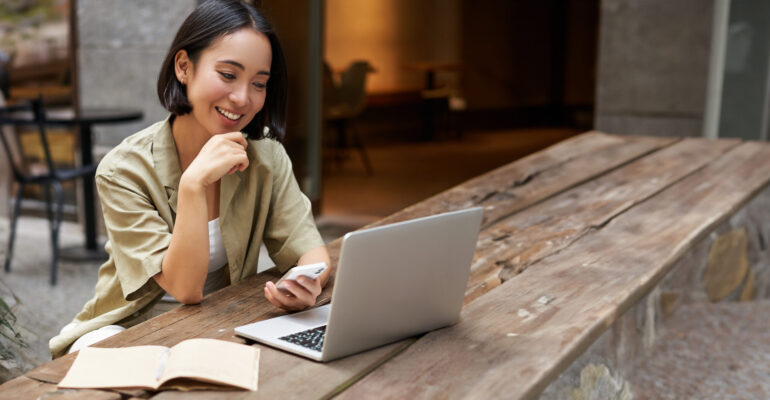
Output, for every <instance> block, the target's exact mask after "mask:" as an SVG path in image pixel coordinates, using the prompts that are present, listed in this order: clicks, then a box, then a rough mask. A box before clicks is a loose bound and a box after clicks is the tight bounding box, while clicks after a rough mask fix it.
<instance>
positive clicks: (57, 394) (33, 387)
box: [0, 376, 121, 400]
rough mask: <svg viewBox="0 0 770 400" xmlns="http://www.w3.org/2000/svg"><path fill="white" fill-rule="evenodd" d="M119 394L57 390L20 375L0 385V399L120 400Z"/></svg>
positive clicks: (50, 385)
mask: <svg viewBox="0 0 770 400" xmlns="http://www.w3.org/2000/svg"><path fill="white" fill-rule="evenodd" d="M120 398H121V397H120V394H118V393H115V392H112V391H107V390H66V389H62V390H57V389H56V385H53V384H50V383H45V382H40V381H37V380H34V379H30V378H27V377H25V376H20V377H18V378H15V379H12V380H10V381H8V382H5V383H3V384H2V385H0V400H5V399H8V400H18V399H51V400H80V399H83V400H120Z"/></svg>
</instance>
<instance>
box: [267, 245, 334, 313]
mask: <svg viewBox="0 0 770 400" xmlns="http://www.w3.org/2000/svg"><path fill="white" fill-rule="evenodd" d="M317 262H325V263H326V265H328V266H329V268H326V270H324V272H321V275H319V276H318V277H317V278H315V279H310V278H308V277H307V276H303V275H300V276H299V277H298V278H297V280H296V281H290V280H285V281H283V285H284V288H285V289H278V287H277V286H275V283H273V282H267V283H266V284H265V298H267V301H269V302H270V303H272V304H273V305H274V306H276V307H278V308H281V309H284V310H286V311H299V310H304V309H306V308H308V307H310V306H313V305H315V303H316V299H317V298H318V295H319V294H321V290H323V287H324V286H326V283H327V282H328V281H329V276H330V275H331V270H332V268H331V260H330V259H329V253H328V252H327V251H326V246H319V247H316V248H314V249H312V250H310V251H308V252H307V253H305V254H304V255H302V257H300V258H299V261H298V262H297V264H299V265H307V264H314V263H317Z"/></svg>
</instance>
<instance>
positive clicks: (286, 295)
mask: <svg viewBox="0 0 770 400" xmlns="http://www.w3.org/2000/svg"><path fill="white" fill-rule="evenodd" d="M300 278H301V280H304V281H305V282H304V283H297V282H296V281H284V283H283V285H284V289H278V287H276V286H275V284H274V283H273V282H267V284H265V298H267V300H268V301H269V302H270V303H272V304H273V305H274V306H276V307H278V308H281V309H284V310H289V311H297V310H303V309H305V308H308V307H310V306H312V305H314V304H315V301H316V298H317V297H318V295H319V294H320V293H321V288H320V284H319V283H318V282H317V280H315V279H309V278H307V277H300ZM302 278H304V279H302Z"/></svg>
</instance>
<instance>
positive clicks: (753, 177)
mask: <svg viewBox="0 0 770 400" xmlns="http://www.w3.org/2000/svg"><path fill="white" fill-rule="evenodd" d="M769 183H770V145H769V144H767V143H748V142H747V143H743V142H740V141H737V140H719V141H712V140H706V139H698V138H688V139H673V138H651V137H624V136H614V135H608V134H604V133H600V132H589V133H586V134H583V135H580V136H577V137H574V138H572V139H569V140H566V141H564V142H561V143H558V144H556V145H554V146H552V147H550V148H548V149H545V150H543V151H541V152H538V153H535V154H532V155H530V156H528V157H526V158H524V159H520V160H518V161H515V162H513V163H511V164H509V165H506V166H504V167H501V168H499V169H497V170H494V171H491V172H489V173H487V174H485V175H482V176H480V177H477V178H475V179H472V180H470V181H468V182H466V183H464V184H462V185H459V186H457V187H455V188H452V189H450V190H447V191H446V192H443V193H441V194H438V195H436V196H434V197H432V198H429V199H427V200H425V201H423V202H421V203H418V204H416V205H414V206H411V207H409V208H407V209H404V210H402V211H401V212H399V213H396V214H394V215H392V216H390V217H388V218H385V219H383V220H382V221H379V222H377V223H376V224H374V225H381V224H385V223H390V222H396V221H401V220H406V219H409V218H413V217H418V216H423V215H429V214H434V213H438V212H442V211H448V210H455V209H460V208H465V207H468V206H474V205H482V206H484V208H485V216H484V221H483V223H482V230H481V233H480V235H479V240H478V245H477V249H476V254H475V257H474V260H473V264H472V266H471V269H472V270H471V278H470V280H469V283H468V288H467V292H466V300H465V306H464V308H463V311H462V314H461V320H460V322H459V323H458V324H457V325H454V326H452V327H448V328H445V329H441V330H437V331H434V332H430V333H428V334H426V335H423V336H421V337H416V338H411V339H407V340H403V341H401V342H398V343H394V344H390V345H387V346H383V347H380V348H377V349H374V350H371V351H368V352H364V353H361V354H358V355H354V356H350V357H347V358H344V359H341V360H338V361H335V362H332V363H328V364H321V363H316V362H312V361H309V360H305V359H302V358H300V357H296V356H294V355H290V354H288V353H284V352H282V351H278V350H274V349H271V348H269V347H261V348H262V357H261V367H260V382H259V391H257V392H254V393H246V392H201V393H195V395H196V397H200V398H224V397H232V398H287V397H288V398H328V397H333V396H339V397H341V398H350V399H359V398H437V397H438V398H464V397H472V398H511V399H513V398H535V397H538V396H541V395H542V396H543V397H558V396H560V395H563V394H564V393H575V391H576V390H577V391H583V392H584V393H591V391H592V390H598V389H596V388H595V387H591V385H590V384H585V385H581V381H580V376H581V375H590V376H593V378H595V379H594V380H593V381H591V380H590V379H586V382H589V383H590V382H597V379H604V381H603V382H605V383H608V384H610V386H612V385H615V387H616V388H618V389H617V391H618V393H620V392H622V391H623V390H627V391H633V390H634V388H633V387H632V385H630V384H628V383H627V381H626V379H625V378H624V374H628V373H630V372H631V371H633V366H634V364H635V363H636V362H637V361H638V360H641V359H643V358H644V357H645V351H646V350H645V349H649V348H650V346H652V345H653V344H654V342H655V337H656V332H659V331H660V329H661V324H662V323H663V324H664V323H665V319H664V316H665V315H672V314H673V313H675V312H676V310H677V308H678V307H680V306H681V305H683V304H687V303H692V302H697V301H709V296H708V295H707V294H704V293H706V292H707V289H708V290H712V291H717V292H720V290H721V292H720V296H721V295H722V294H724V293H725V292H727V294H726V295H725V296H723V297H722V298H719V297H718V296H717V297H715V298H712V299H711V301H720V300H723V299H726V300H732V299H734V298H740V297H743V298H744V299H748V298H751V297H752V293H753V296H756V295H758V294H759V295H764V296H766V295H767V292H768V290H770V289H767V287H768V286H770V285H768V276H769V275H770V271H768V269H769V268H768V263H764V264H763V263H762V262H757V263H755V264H752V263H751V262H749V261H757V260H766V259H767V258H768V255H767V253H768V251H767V243H766V241H767V240H768V239H770V232H768V231H767V230H768V226H769V225H768V219H770V216H769V215H768V210H770V208H769V207H767V204H768V202H770V189H768V184H769ZM734 232H743V235H745V237H746V238H750V240H747V241H743V242H741V240H740V239H737V240H736V239H735V238H734V236H735V235H737V236H740V235H741V233H738V234H736V233H734ZM725 235H727V236H725ZM730 235H732V236H730ZM762 235H764V236H763V237H764V239H762V240H764V241H765V242H763V243H764V244H762V246H759V244H756V245H755V244H753V243H755V242H756V243H759V241H760V239H759V238H760V237H761V236H762ZM724 237H728V239H723V238H724ZM725 242H727V243H726V244H725ZM717 243H719V245H717ZM735 243H738V244H737V245H736V244H735ZM741 243H743V244H745V246H743V247H741V246H742V244H741ZM339 244H340V243H339V241H335V242H333V243H331V244H330V245H329V249H330V252H331V255H332V262H333V263H335V262H336V257H337V254H338V251H339ZM712 248H717V250H715V251H712ZM724 249H727V250H724ZM736 249H737V250H736ZM741 249H743V250H741ZM741 251H744V252H743V253H741ZM742 255H743V256H745V257H746V260H747V262H746V265H747V268H745V269H744V272H745V273H744V274H743V275H742V276H741V277H739V278H740V279H739V278H736V277H735V276H731V275H730V271H729V270H730V268H727V270H724V268H723V269H722V270H720V265H722V266H724V265H728V266H729V265H731V263H730V262H728V261H729V260H731V259H734V258H735V257H739V258H740V257H742ZM709 256H711V260H712V261H713V260H717V261H713V262H712V261H709ZM762 257H764V258H762ZM719 260H722V261H721V264H720V262H719ZM725 260H727V261H725ZM715 265H716V266H715ZM705 270H709V271H711V272H710V275H709V274H705V273H704V272H703V271H705ZM704 275H708V276H711V277H714V276H715V277H716V278H710V279H711V281H710V282H709V283H704V281H703V278H702V277H703V276H704ZM750 276H751V277H752V278H749V277H750ZM724 277H727V278H724ZM275 278H276V276H274V275H270V274H263V275H260V276H255V277H251V278H249V279H247V280H245V281H243V282H241V283H239V284H236V285H233V286H231V287H228V288H225V289H223V290H220V291H218V292H216V293H213V294H212V295H210V296H208V297H206V299H204V301H203V303H202V304H201V305H197V306H183V307H180V308H177V309H176V310H173V311H171V312H169V313H166V314H164V315H161V316H159V317H157V318H154V319H152V320H150V321H147V322H145V323H143V324H140V325H138V326H136V327H134V328H131V329H128V330H126V331H125V332H123V333H121V334H119V335H116V336H114V337H112V338H109V339H107V340H105V341H104V342H102V343H99V344H98V346H100V347H116V346H121V347H122V346H133V345H143V344H160V345H173V344H176V343H178V342H179V341H181V340H183V339H188V338H192V337H210V338H218V339H224V340H232V341H237V342H244V341H243V339H240V338H238V337H236V336H234V335H233V327H235V326H238V325H242V324H245V323H249V322H253V321H256V320H260V319H264V318H269V317H272V316H276V315H279V314H280V313H281V312H280V311H277V310H275V309H274V308H273V307H272V306H270V304H269V303H267V301H266V300H264V298H263V295H262V291H261V290H259V288H261V287H262V285H264V283H265V282H266V281H267V280H269V279H275ZM725 279H732V280H733V281H739V282H738V285H737V286H735V285H733V286H735V287H734V288H732V289H731V290H728V289H729V287H727V288H725V287H721V289H720V284H719V282H722V281H723V280H725ZM749 279H751V280H752V282H751V283H749V282H748V281H749ZM714 282H716V283H714ZM332 286H333V285H330V286H329V287H328V288H326V289H325V291H324V293H323V294H322V297H327V296H330V295H331V293H332V291H333V287H332ZM723 286H724V285H723ZM747 287H752V288H754V289H752V290H753V292H752V290H749V289H747ZM715 288H716V289H715ZM736 293H738V294H736ZM744 293H748V294H744ZM73 360H74V355H68V356H65V357H62V358H59V359H57V360H54V361H52V362H49V363H47V364H45V365H42V366H40V367H38V368H35V369H33V370H31V371H29V372H27V373H26V374H25V375H24V376H22V377H19V378H17V379H15V380H12V381H9V382H7V383H5V384H4V385H2V386H0V397H1V396H8V395H10V394H11V393H12V396H13V397H15V398H34V397H37V396H39V395H41V394H44V393H46V392H50V391H55V390H56V388H55V384H56V383H57V382H58V381H59V380H60V379H61V378H62V377H63V376H64V374H65V373H66V371H67V369H68V367H69V366H70V365H71V363H72V361H73ZM597 371H598V372H597ZM591 374H593V375H591ZM590 376H589V377H590ZM124 394H128V395H135V396H146V395H148V393H145V392H141V391H128V392H125V393H124ZM77 395H78V396H79V398H119V395H118V394H117V393H114V392H108V391H88V392H79V393H77ZM180 396H189V394H185V393H178V392H173V391H170V392H161V393H158V394H154V396H153V398H154V399H167V398H177V397H180Z"/></svg>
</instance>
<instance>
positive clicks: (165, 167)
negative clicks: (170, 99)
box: [152, 116, 182, 192]
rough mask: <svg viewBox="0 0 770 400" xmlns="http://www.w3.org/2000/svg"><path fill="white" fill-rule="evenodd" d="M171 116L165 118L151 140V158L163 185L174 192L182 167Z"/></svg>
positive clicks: (177, 186) (177, 187)
mask: <svg viewBox="0 0 770 400" xmlns="http://www.w3.org/2000/svg"><path fill="white" fill-rule="evenodd" d="M171 118H172V116H169V117H168V118H166V121H165V122H164V123H163V126H162V127H161V129H160V130H158V131H157V132H156V133H155V137H154V138H153V140H152V160H153V163H154V164H155V171H157V173H158V176H159V177H160V180H161V182H162V183H163V186H165V187H166V189H171V190H173V191H174V192H176V191H177V190H178V189H179V179H180V178H181V177H182V169H181V166H180V164H179V155H178V154H177V152H176V142H174V134H173V133H172V132H171Z"/></svg>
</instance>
